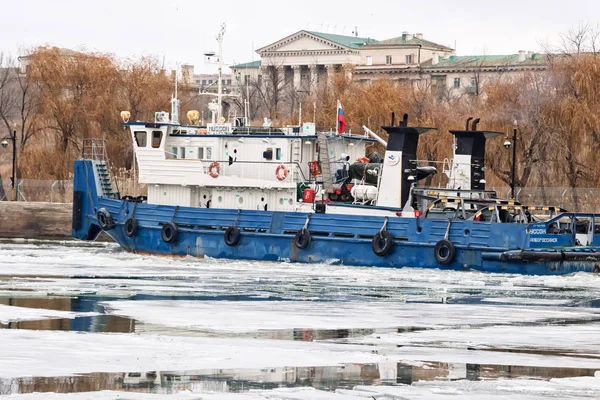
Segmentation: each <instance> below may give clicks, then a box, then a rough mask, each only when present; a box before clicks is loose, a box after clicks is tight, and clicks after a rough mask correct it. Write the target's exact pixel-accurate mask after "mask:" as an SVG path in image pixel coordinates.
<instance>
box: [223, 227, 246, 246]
mask: <svg viewBox="0 0 600 400" xmlns="http://www.w3.org/2000/svg"><path fill="white" fill-rule="evenodd" d="M241 237H242V235H241V233H240V228H238V227H237V226H230V227H229V228H227V230H226V231H225V235H223V239H224V240H225V244H226V245H227V246H237V244H238V243H239V242H240V239H241Z"/></svg>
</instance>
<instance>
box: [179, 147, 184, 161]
mask: <svg viewBox="0 0 600 400" xmlns="http://www.w3.org/2000/svg"><path fill="white" fill-rule="evenodd" d="M179 150H180V151H179V154H181V156H180V157H179V158H185V147H180V148H179Z"/></svg>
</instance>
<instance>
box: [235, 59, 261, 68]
mask: <svg viewBox="0 0 600 400" xmlns="http://www.w3.org/2000/svg"><path fill="white" fill-rule="evenodd" d="M258 67H260V60H257V61H251V62H247V63H243V64H236V65H232V66H230V67H229V68H238V69H242V68H258Z"/></svg>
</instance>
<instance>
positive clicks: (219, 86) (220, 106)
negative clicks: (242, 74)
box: [217, 23, 226, 123]
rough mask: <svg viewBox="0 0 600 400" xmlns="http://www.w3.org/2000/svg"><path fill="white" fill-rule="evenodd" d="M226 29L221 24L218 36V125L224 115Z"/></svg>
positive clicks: (223, 24)
mask: <svg viewBox="0 0 600 400" xmlns="http://www.w3.org/2000/svg"><path fill="white" fill-rule="evenodd" d="M225 28H226V25H225V23H222V24H221V32H219V34H218V35H217V42H218V43H219V78H218V79H219V82H218V85H217V87H218V89H217V102H218V104H219V109H218V111H217V117H218V118H217V121H218V123H220V122H221V115H222V113H223V108H222V97H223V91H222V90H223V88H222V84H223V36H224V35H225Z"/></svg>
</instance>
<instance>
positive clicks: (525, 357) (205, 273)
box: [0, 240, 600, 400]
mask: <svg viewBox="0 0 600 400" xmlns="http://www.w3.org/2000/svg"><path fill="white" fill-rule="evenodd" d="M599 305H600V277H599V276H597V275H593V274H585V273H579V274H574V275H569V276H559V277H536V276H519V275H501V274H486V273H479V272H454V271H442V270H437V269H432V270H423V269H378V268H369V267H345V266H339V265H327V264H318V265H303V264H290V263H273V262H246V261H232V260H214V259H192V258H178V259H173V258H166V257H153V256H139V255H134V254H129V253H126V252H123V251H122V250H121V249H120V248H119V247H118V246H116V245H114V244H102V243H92V244H89V243H79V242H68V241H67V242H52V241H20V240H5V241H1V242H0V394H11V395H13V396H14V397H16V398H20V397H23V398H26V399H31V398H40V399H41V398H59V399H60V398H65V399H87V398H92V399H112V398H128V399H138V398H140V399H148V398H149V399H154V398H167V399H198V398H202V399H330V398H331V399H355V400H356V399H364V398H376V399H430V398H433V399H437V398H440V399H442V398H461V399H480V398H481V399H488V398H492V399H494V398H498V399H500V398H517V399H538V398H539V399H542V398H548V397H553V398H562V399H564V398H599V397H600V346H599V342H600V309H599V308H598V306H599ZM597 371H599V372H597ZM122 396H126V397H122Z"/></svg>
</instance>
